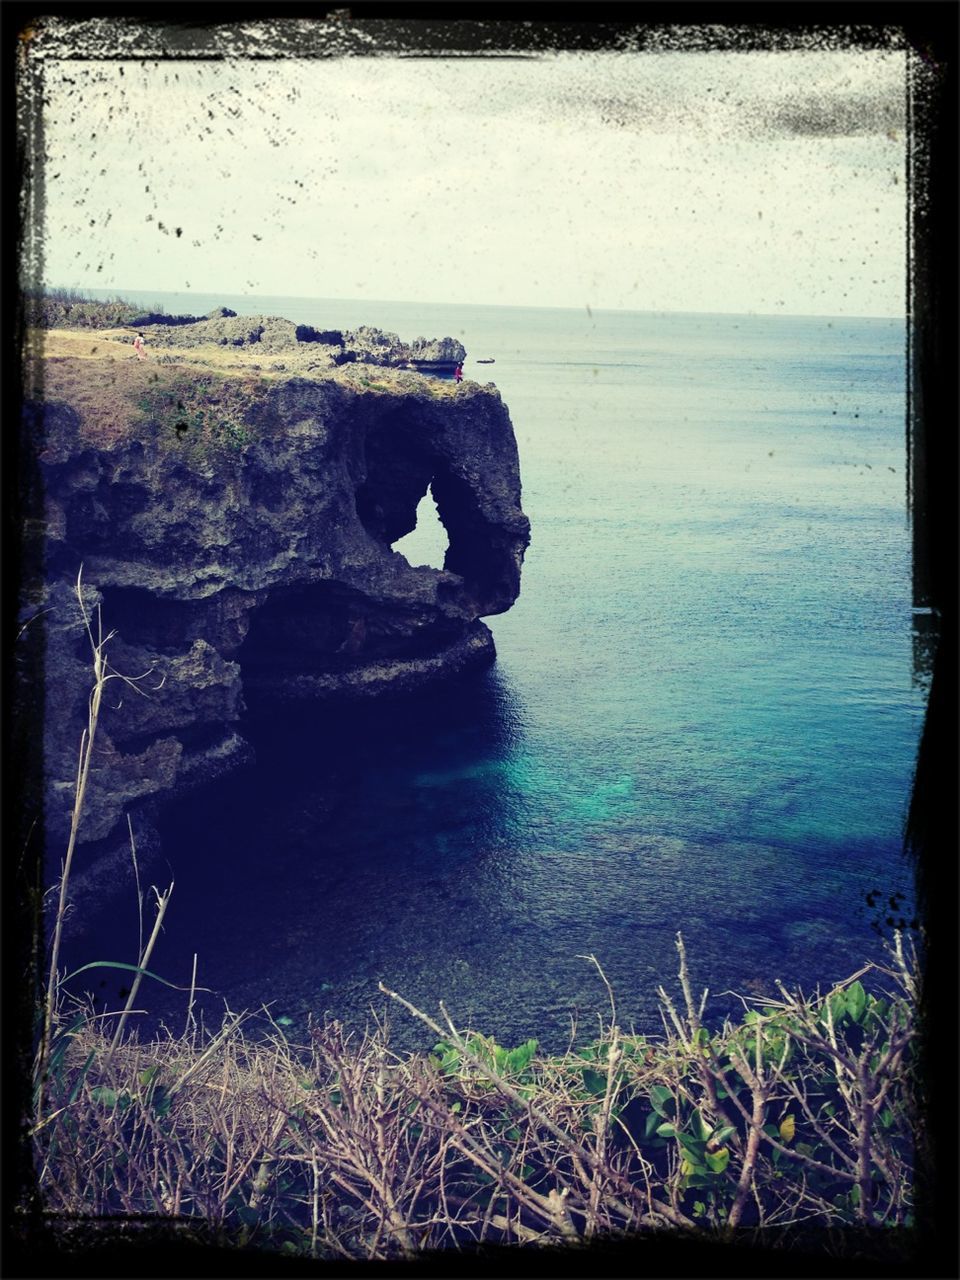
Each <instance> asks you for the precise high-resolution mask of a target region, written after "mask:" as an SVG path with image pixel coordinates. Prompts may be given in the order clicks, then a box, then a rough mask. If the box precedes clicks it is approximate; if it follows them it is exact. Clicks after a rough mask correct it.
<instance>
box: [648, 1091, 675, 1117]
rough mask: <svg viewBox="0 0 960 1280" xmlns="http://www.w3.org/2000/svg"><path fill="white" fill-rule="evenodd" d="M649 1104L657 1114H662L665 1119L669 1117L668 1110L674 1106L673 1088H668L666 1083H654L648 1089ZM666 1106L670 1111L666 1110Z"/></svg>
mask: <svg viewBox="0 0 960 1280" xmlns="http://www.w3.org/2000/svg"><path fill="white" fill-rule="evenodd" d="M650 1105H651V1107H653V1109H654V1111H656V1112H657V1114H658V1115H661V1116H663V1118H664V1119H665V1120H667V1119H669V1116H670V1112H671V1111H673V1110H675V1107H676V1103H675V1102H674V1097H673V1090H672V1089H668V1088H667V1086H666V1085H663V1084H655V1085H654V1086H653V1087H652V1088H651V1090H650ZM668 1106H669V1108H670V1111H668V1110H667V1107H668Z"/></svg>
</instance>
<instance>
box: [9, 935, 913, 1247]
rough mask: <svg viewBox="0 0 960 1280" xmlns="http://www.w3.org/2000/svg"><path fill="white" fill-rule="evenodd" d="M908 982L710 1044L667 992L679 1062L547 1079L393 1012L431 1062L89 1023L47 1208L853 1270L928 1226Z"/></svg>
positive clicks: (288, 1243)
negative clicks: (860, 1259)
mask: <svg viewBox="0 0 960 1280" xmlns="http://www.w3.org/2000/svg"><path fill="white" fill-rule="evenodd" d="M678 943H679V946H680V955H681V979H682V980H681V987H682V989H683V990H684V993H685V995H687V996H689V994H690V992H689V981H688V980H687V979H686V963H685V957H684V953H683V947H682V940H679V939H678ZM913 974H914V970H913V967H912V965H910V964H908V962H907V961H906V959H905V957H904V954H903V951H902V948H900V947H899V946H898V948H897V949H896V950H895V951H894V953H893V955H892V958H891V965H890V967H889V968H885V969H880V968H878V967H876V966H869V967H868V968H867V969H866V970H863V971H861V973H860V974H859V975H857V976H856V977H855V978H853V979H851V980H849V981H847V982H846V983H843V984H841V985H839V986H837V987H836V988H834V989H833V990H832V991H831V992H830V993H829V994H828V995H826V996H825V997H823V998H815V999H805V998H803V997H802V996H800V995H798V994H791V993H789V992H787V991H786V990H783V991H782V992H781V999H780V1000H779V1001H776V1002H772V1001H771V1002H767V1003H766V1004H764V1005H762V1006H760V1007H752V1008H749V1009H748V1010H747V1012H746V1013H745V1016H744V1018H743V1020H742V1021H740V1022H738V1023H732V1022H730V1021H727V1022H725V1023H724V1024H723V1026H722V1027H720V1028H719V1029H716V1030H708V1028H707V1027H706V1026H704V1025H703V1023H702V1022H701V1013H702V1010H699V1009H698V1008H696V1007H695V1006H694V1003H693V1001H692V998H691V999H685V1000H684V1001H683V1002H682V1003H681V1006H680V1008H678V1007H677V1006H676V1005H675V1004H674V1003H673V1002H672V1001H671V1000H670V998H669V996H667V995H666V992H663V991H662V992H661V1000H662V1001H663V1009H664V1015H665V1025H666V1028H667V1032H666V1034H665V1036H664V1037H663V1038H662V1039H658V1040H651V1039H646V1038H644V1037H642V1036H637V1035H628V1034H626V1033H624V1032H623V1031H622V1030H621V1029H620V1028H619V1027H618V1026H617V1024H616V1022H615V1021H614V1020H613V1019H612V1018H611V1019H610V1020H609V1021H608V1022H607V1024H606V1025H605V1026H604V1027H603V1030H602V1033H601V1034H600V1036H599V1037H598V1038H597V1039H596V1040H595V1041H594V1042H593V1043H592V1044H589V1045H585V1046H583V1047H580V1048H571V1049H570V1050H569V1051H568V1052H567V1053H565V1054H562V1055H554V1056H539V1055H538V1054H537V1051H536V1048H537V1047H536V1042H535V1041H532V1040H531V1041H528V1042H527V1043H526V1044H524V1045H521V1046H519V1047H517V1048H515V1049H513V1050H507V1049H506V1048H504V1047H502V1046H500V1045H497V1044H496V1043H495V1042H494V1041H493V1040H491V1039H490V1038H488V1037H485V1036H482V1035H478V1034H471V1033H461V1032H460V1031H459V1030H458V1029H457V1028H456V1027H455V1026H454V1025H453V1024H452V1023H451V1022H450V1021H449V1020H446V1021H445V1025H441V1024H440V1023H438V1022H434V1020H433V1019H432V1018H430V1017H428V1015H426V1014H424V1013H422V1012H421V1011H419V1010H415V1009H413V1007H412V1006H410V1005H406V1002H405V1001H403V1000H402V999H401V998H400V997H399V996H394V997H393V998H394V999H395V1000H396V1001H398V1002H399V1004H401V1005H406V1008H407V1010H408V1011H409V1012H410V1013H411V1015H413V1016H416V1017H418V1018H420V1019H421V1020H422V1021H424V1022H426V1023H427V1024H428V1025H429V1026H430V1027H431V1029H432V1030H433V1032H434V1034H435V1035H436V1036H437V1040H436V1045H435V1049H434V1051H433V1052H432V1053H418V1054H406V1055H399V1054H395V1053H393V1052H392V1051H391V1049H390V1039H389V1027H388V1024H387V1022H386V1020H385V1019H384V1020H382V1021H381V1022H380V1023H378V1025H377V1026H376V1027H375V1028H374V1029H373V1030H372V1031H368V1032H366V1033H365V1034H363V1035H351V1034H350V1033H348V1032H347V1031H346V1030H345V1029H344V1027H342V1026H341V1025H340V1024H338V1023H336V1022H333V1023H328V1024H325V1025H323V1026H316V1027H314V1028H312V1029H311V1031H310V1035H309V1038H308V1040H307V1042H306V1043H304V1044H293V1043H290V1042H289V1041H288V1040H287V1039H286V1037H285V1036H284V1035H283V1033H282V1031H281V1029H280V1028H279V1027H278V1026H276V1024H273V1023H272V1022H271V1021H270V1019H269V1016H268V1015H265V1014H264V1015H261V1018H260V1019H259V1021H253V1020H251V1019H249V1018H245V1017H237V1016H233V1015H230V1016H228V1017H227V1019H226V1020H225V1022H224V1025H223V1026H222V1027H221V1029H220V1030H219V1031H218V1032H217V1033H216V1034H215V1035H207V1036H204V1035H201V1034H199V1033H198V1032H197V1030H196V1029H195V1028H190V1029H189V1030H188V1031H186V1032H185V1033H184V1034H183V1035H181V1036H179V1037H172V1036H171V1037H168V1038H167V1039H163V1040H157V1041H154V1042H152V1043H144V1044H140V1043H138V1042H137V1041H136V1039H131V1040H128V1041H127V1042H125V1043H117V1042H116V1040H113V1041H112V1040H111V1038H110V1036H109V1033H108V1032H107V1031H105V1030H104V1028H103V1023H102V1021H96V1020H93V1019H92V1018H90V1017H89V1016H87V1015H86V1014H85V1013H83V1011H80V1010H78V1011H76V1014H75V1016H74V1017H73V1019H72V1021H70V1022H66V1020H65V1019H66V1015H63V1016H62V1017H61V1026H60V1029H59V1030H58V1031H57V1032H56V1034H55V1036H54V1037H53V1040H52V1043H51V1052H50V1057H49V1068H48V1071H47V1079H46V1085H45V1088H44V1091H43V1094H44V1101H43V1107H42V1113H40V1114H38V1118H37V1120H36V1123H35V1124H34V1126H33V1130H32V1134H31V1140H32V1142H33V1143H34V1147H35V1159H36V1168H37V1190H38V1193H39V1196H40V1198H41V1200H42V1203H43V1209H44V1212H45V1214H46V1215H47V1219H46V1220H47V1222H48V1223H49V1224H51V1225H55V1224H56V1222H57V1221H58V1220H59V1219H60V1218H67V1217H71V1218H75V1217H77V1216H79V1217H80V1218H81V1219H88V1220H96V1219H98V1218H101V1219H102V1218H105V1217H107V1216H115V1215H121V1216H123V1215H130V1216H131V1217H133V1216H136V1215H144V1214H146V1215H150V1216H153V1217H155V1218H157V1219H161V1220H163V1219H166V1220H168V1221H169V1222H170V1223H171V1224H174V1223H179V1224H180V1226H181V1229H182V1227H183V1224H184V1221H186V1222H187V1223H188V1224H189V1223H192V1224H193V1225H194V1226H195V1227H196V1229H197V1232H198V1234H199V1235H201V1236H202V1237H203V1238H205V1239H210V1238H213V1239H218V1240H220V1241H222V1242H223V1243H229V1244H232V1245H235V1246H242V1245H256V1246H260V1247H264V1248H272V1249H278V1250H281V1251H283V1252H287V1253H296V1254H303V1255H306V1256H309V1257H313V1258H335V1257H340V1258H351V1259H363V1258H369V1259H378V1258H389V1257H393V1256H398V1255H399V1256H403V1255H407V1256H409V1255H411V1254H414V1253H417V1252H418V1251H420V1250H424V1249H464V1248H470V1247H473V1246H475V1245H479V1244H491V1243H497V1244H504V1243H506V1244H524V1245H529V1244H557V1243H561V1244H576V1243H579V1242H585V1241H589V1240H591V1239H595V1238H597V1237H609V1236H611V1235H615V1234H618V1233H630V1234H634V1233H637V1232H643V1231H644V1230H648V1229H657V1228H660V1229H662V1228H665V1227H666V1228H671V1229H673V1230H676V1231H679V1232H681V1233H686V1234H688V1235H690V1236H692V1237H697V1236H707V1237H710V1236H716V1235H718V1234H719V1235H721V1236H728V1235H729V1234H730V1233H731V1232H733V1231H738V1233H739V1234H740V1235H742V1234H744V1232H747V1231H749V1232H750V1233H753V1234H754V1235H755V1238H756V1239H758V1240H762V1241H763V1242H764V1243H779V1244H782V1245H784V1246H789V1245H790V1244H791V1243H794V1242H796V1241H797V1240H800V1239H803V1240H804V1241H806V1242H807V1244H809V1240H808V1237H809V1228H810V1226H811V1225H813V1226H815V1227H816V1228H817V1231H818V1234H819V1237H820V1241H821V1243H822V1244H823V1245H824V1246H825V1247H827V1248H828V1249H833V1250H835V1251H837V1252H843V1249H844V1241H845V1236H846V1230H845V1229H847V1228H850V1227H880V1226H883V1227H908V1226H910V1225H911V1224H912V1221H913V1218H912V1206H911V1188H912V1181H913V1179H912V1162H913V1136H912V1119H913V1117H914V1115H915V1100H914V1098H913V1095H912V1089H911V1084H910V1080H911V1073H910V1070H909V1067H910V1062H911V1051H912V1050H911V1047H912V1041H913V1036H914V1023H913V997H914V994H915V991H914V987H913V983H914V976H913ZM861 978H869V981H870V985H871V986H874V987H875V988H876V989H875V990H874V991H868V990H867V989H866V987H865V986H864V985H863V984H862V982H861V981H860V979H861ZM877 984H879V985H877ZM388 994H390V995H392V994H393V993H388ZM252 1032H253V1034H252Z"/></svg>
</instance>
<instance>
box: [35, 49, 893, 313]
mask: <svg viewBox="0 0 960 1280" xmlns="http://www.w3.org/2000/svg"><path fill="white" fill-rule="evenodd" d="M905 76H906V55H904V54H903V53H902V52H896V51H893V52H873V51H857V50H851V51H843V50H841V51H836V50H834V51H829V52H828V51H823V52H821V51H770V52H752V53H721V52H706V53H704V52H662V53H660V52H640V53H636V52H634V53H613V52H603V53H591V54H587V53H554V54H548V55H543V56H531V57H524V58H512V59H490V58H482V57H447V58H439V57H399V56H396V55H394V56H382V57H374V56H370V57H339V58H337V57H333V58H326V59H314V60H306V59H303V60H301V59H297V58H287V59H282V60H277V61H258V60H254V59H250V58H244V57H243V56H239V57H233V58H228V59H226V60H225V61H220V62H197V61H195V60H194V61H190V60H187V59H182V60H176V61H154V62H143V61H137V60H134V59H131V60H129V61H110V62H108V61H100V62H98V61H95V60H94V61H74V60H71V59H69V58H51V59H48V60H47V62H46V63H45V65H44V90H45V102H46V105H45V108H44V114H43V120H44V146H45V155H46V166H45V203H44V215H45V223H44V229H43V247H44V257H45V264H44V276H45V279H46V282H47V283H49V284H51V285H61V286H70V287H76V288H83V287H89V286H96V287H98V288H107V289H113V288H115V289H117V290H118V291H122V290H123V289H124V288H127V289H148V290H156V291H162V290H177V291H182V290H196V291H200V292H204V293H223V294H242V293H247V292H249V293H253V294H272V295H295V296H307V297H326V298H359V299H364V298H371V299H396V300H409V301H418V302H441V303H445V302H455V303H487V304H497V305H513V306H549V307H576V308H583V307H585V306H587V307H590V308H591V309H606V308H612V309H622V308H625V309H629V310H637V311H661V310H665V311H705V312H739V313H759V314H777V313H780V314H801V315H803V314H806V315H860V316H901V315H903V313H904V305H905V274H906V236H907V228H906V215H907V208H906V187H905V164H906V142H907V139H906V133H905Z"/></svg>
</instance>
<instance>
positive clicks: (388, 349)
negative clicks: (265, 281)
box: [131, 307, 467, 374]
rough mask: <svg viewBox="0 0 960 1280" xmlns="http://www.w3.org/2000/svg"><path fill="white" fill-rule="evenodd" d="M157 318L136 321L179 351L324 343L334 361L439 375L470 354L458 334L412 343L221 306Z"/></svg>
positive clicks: (283, 348)
mask: <svg viewBox="0 0 960 1280" xmlns="http://www.w3.org/2000/svg"><path fill="white" fill-rule="evenodd" d="M153 319H155V320H156V323H149V324H147V323H142V322H141V319H139V318H138V319H134V320H133V321H131V324H132V325H135V326H136V327H137V328H139V329H140V331H141V333H143V335H144V337H145V338H146V339H147V341H148V342H155V343H158V344H162V345H163V346H166V347H173V348H177V349H180V350H183V349H187V348H191V347H205V346H210V345H213V344H216V345H217V346H223V347H244V348H251V347H254V348H256V349H257V350H258V351H262V352H267V353H270V354H276V353H279V352H288V353H291V354H293V353H297V352H300V353H304V354H306V353H309V355H310V356H311V357H312V358H314V359H315V358H316V357H317V355H318V350H317V346H319V347H323V348H326V353H325V354H326V355H327V363H328V364H330V365H339V364H347V363H360V364H373V365H380V366H381V367H384V368H411V369H416V370H417V371H418V372H420V373H438V374H444V373H452V372H453V370H454V369H455V368H456V366H457V365H458V364H461V363H462V362H463V361H464V360H465V359H466V355H467V353H466V349H465V348H464V346H463V345H462V343H459V342H457V341H456V339H455V338H429V339H428V338H417V339H416V340H415V341H414V342H412V343H410V344H408V343H405V342H403V341H401V339H400V337H399V336H398V335H397V334H395V333H387V332H385V331H384V330H383V329H376V328H373V327H372V326H370V325H361V326H360V327H359V328H358V329H349V330H344V331H342V332H341V331H340V330H336V329H330V330H317V329H315V328H313V327H312V326H311V325H296V324H294V323H293V321H292V320H285V319H284V318H283V317H282V316H238V315H237V314H236V313H235V312H233V311H229V310H228V309H227V308H226V307H218V308H216V309H215V310H214V311H211V312H210V314H209V315H208V316H206V317H204V318H202V319H197V318H195V317H193V316H187V317H184V319H185V321H186V323H182V324H181V323H175V324H174V323H173V322H174V321H176V320H178V319H179V318H178V317H168V318H167V319H163V320H161V319H159V318H156V317H154V318H153ZM305 344H309V345H305ZM314 344H317V345H314Z"/></svg>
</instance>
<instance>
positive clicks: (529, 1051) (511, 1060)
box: [507, 1040, 538, 1072]
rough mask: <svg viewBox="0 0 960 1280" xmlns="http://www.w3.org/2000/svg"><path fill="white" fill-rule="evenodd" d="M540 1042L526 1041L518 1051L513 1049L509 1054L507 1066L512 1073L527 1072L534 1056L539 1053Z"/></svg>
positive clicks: (518, 1047) (517, 1048) (519, 1046)
mask: <svg viewBox="0 0 960 1280" xmlns="http://www.w3.org/2000/svg"><path fill="white" fill-rule="evenodd" d="M537 1046H538V1041H536V1040H525V1041H524V1043H523V1044H521V1045H518V1046H517V1047H516V1049H511V1050H510V1052H509V1053H508V1054H507V1066H508V1067H509V1068H510V1070H511V1071H516V1072H520V1071H525V1070H526V1068H527V1067H528V1066H529V1065H530V1062H531V1060H532V1058H533V1055H534V1054H535V1053H536V1052H537Z"/></svg>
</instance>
